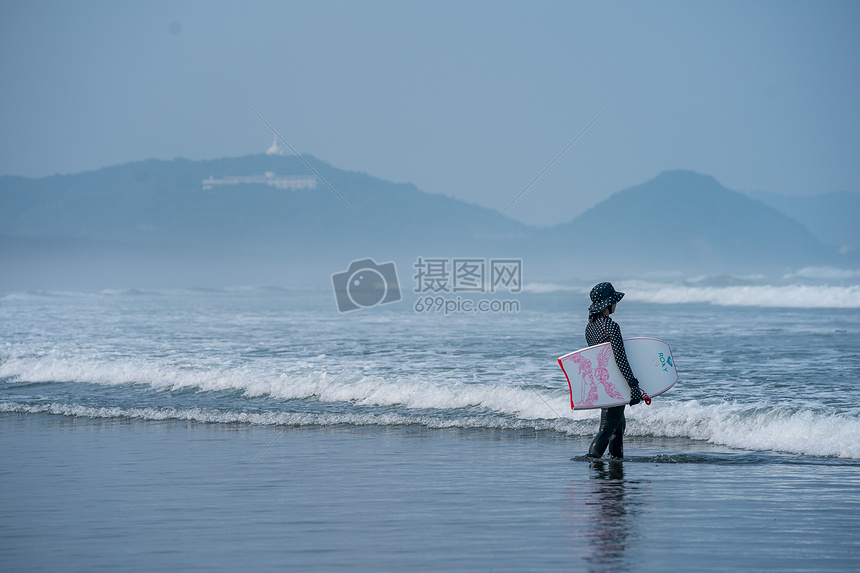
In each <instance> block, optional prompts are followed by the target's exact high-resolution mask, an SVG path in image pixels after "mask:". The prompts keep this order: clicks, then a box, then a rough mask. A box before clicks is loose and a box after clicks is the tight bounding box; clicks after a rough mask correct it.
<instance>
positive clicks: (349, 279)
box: [331, 259, 401, 313]
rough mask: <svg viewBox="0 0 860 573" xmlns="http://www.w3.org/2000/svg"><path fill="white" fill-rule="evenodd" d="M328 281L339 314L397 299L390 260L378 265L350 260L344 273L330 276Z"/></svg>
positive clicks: (367, 260) (394, 272) (393, 269)
mask: <svg viewBox="0 0 860 573" xmlns="http://www.w3.org/2000/svg"><path fill="white" fill-rule="evenodd" d="M331 284H332V286H334V298H335V300H336V301H337V310H338V312H341V313H343V312H350V311H352V310H358V309H360V308H368V307H371V306H376V305H378V304H388V303H389V302H397V301H399V300H400V299H401V295H400V284H399V283H398V282H397V268H396V267H395V266H394V263H393V262H390V263H382V264H381V265H378V264H376V261H374V260H373V259H360V260H357V261H352V262H351V263H350V264H349V268H348V269H346V270H345V271H344V272H342V273H335V274H333V275H332V276H331Z"/></svg>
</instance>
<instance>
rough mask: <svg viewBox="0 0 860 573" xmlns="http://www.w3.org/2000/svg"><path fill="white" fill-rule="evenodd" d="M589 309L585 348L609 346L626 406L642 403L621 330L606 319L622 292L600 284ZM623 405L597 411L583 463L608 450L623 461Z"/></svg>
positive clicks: (611, 454)
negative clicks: (596, 426)
mask: <svg viewBox="0 0 860 573" xmlns="http://www.w3.org/2000/svg"><path fill="white" fill-rule="evenodd" d="M590 296H591V306H590V307H588V325H587V326H586V327H585V341H586V342H587V343H588V345H589V346H594V345H596V344H602V343H604V342H609V343H610V346H611V347H612V354H613V356H614V357H615V363H616V364H617V365H618V369H619V370H621V373H622V374H623V375H624V378H625V379H626V380H627V384H628V385H629V386H630V405H631V406H633V405H634V404H638V403H639V402H641V401H642V397H643V396H642V390H641V389H640V388H639V381H638V380H637V379H636V377H635V376H634V375H633V371H632V370H631V369H630V364H629V363H628V362H627V353H626V352H625V351H624V341H623V339H622V338H621V327H619V326H618V325H617V324H616V323H615V321H613V320H612V319H611V318H610V317H609V315H610V314H612V313H613V312H615V305H616V304H618V301H620V300H621V299H622V298H623V297H624V293H623V292H618V291H616V290H615V288H614V287H613V286H612V283H600V284H598V285H595V287H594V288H593V289H591V294H590ZM625 426H626V421H625V419H624V405H623V404H622V405H621V406H614V407H611V408H602V409H601V410H600V428H599V429H598V431H597V435H596V436H594V440H592V441H591V446H589V448H588V454H587V455H586V456H585V459H586V460H587V461H590V460H597V459H600V458H601V457H603V452H605V451H606V447H607V446H609V457H610V458H612V459H620V458H623V457H624V428H625Z"/></svg>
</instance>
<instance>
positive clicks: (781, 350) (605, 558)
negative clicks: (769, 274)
mask: <svg viewBox="0 0 860 573" xmlns="http://www.w3.org/2000/svg"><path fill="white" fill-rule="evenodd" d="M831 282H832V283H833V284H829V285H821V284H808V283H803V282H801V281H800V280H798V281H797V282H792V280H788V283H787V284H786V283H781V284H772V285H770V284H762V282H761V281H758V282H756V283H755V284H752V285H741V286H738V285H736V284H729V285H726V284H722V285H721V284H716V283H714V282H713V281H712V282H710V283H707V284H704V283H699V282H695V281H694V282H690V281H687V282H685V283H683V284H677V283H672V284H662V283H661V284H657V283H647V282H643V281H630V282H629V283H628V284H623V283H621V284H617V285H616V286H618V287H619V288H620V289H622V290H625V291H626V292H627V293H628V294H627V297H626V298H625V300H624V301H622V303H620V304H619V306H618V311H617V313H616V314H615V316H614V318H615V319H616V321H617V322H618V323H619V324H620V325H621V327H622V330H623V333H624V335H625V337H634V336H649V337H655V338H660V339H663V340H665V341H667V342H668V343H669V344H670V346H671V347H672V350H673V355H674V358H675V363H676V366H677V368H678V371H679V374H680V381H679V382H678V384H676V386H675V387H674V388H673V389H671V390H670V391H669V392H667V393H666V394H664V395H662V396H659V397H657V398H655V399H654V401H653V404H652V405H651V406H645V405H638V406H635V407H631V408H628V409H627V420H628V424H627V434H626V441H625V443H626V450H625V457H626V459H625V461H624V462H623V463H620V464H618V463H613V464H609V463H607V464H606V466H605V467H604V466H602V465H601V464H597V466H595V467H591V466H589V465H588V464H585V463H582V462H579V461H576V459H577V457H578V456H581V455H582V454H584V453H585V451H586V449H587V446H588V443H589V442H590V439H591V437H592V436H593V434H594V432H595V430H596V425H597V418H598V417H599V411H571V409H570V406H569V393H568V388H567V383H566V382H565V379H564V375H563V374H562V372H561V370H560V369H559V367H558V364H557V362H556V358H557V357H558V356H561V355H562V354H565V353H567V352H570V351H572V350H575V349H577V348H581V347H583V346H585V341H584V334H583V331H584V327H585V320H586V317H585V312H584V309H585V308H586V307H587V305H588V303H587V287H584V286H583V287H571V288H568V287H563V288H562V287H555V286H553V285H532V287H531V288H527V289H526V291H527V292H525V293H522V294H520V295H518V297H517V300H518V302H519V311H518V312H486V313H475V312H450V313H445V312H433V311H431V312H416V311H415V310H414V305H413V304H412V303H413V302H414V299H411V300H410V299H409V297H408V296H406V297H404V299H405V300H404V301H402V302H401V303H397V304H387V305H382V306H377V307H372V308H366V309H362V310H360V311H355V312H350V313H345V314H340V313H338V312H337V307H336V304H335V300H334V295H333V293H332V292H330V291H326V290H318V291H314V290H285V289H278V288H265V287H249V288H236V289H223V290H213V289H208V290H207V289H198V290H159V291H136V290H123V291H102V292H21V293H5V294H3V295H0V434H2V438H0V454H2V455H3V459H4V462H3V464H2V470H0V478H2V488H0V489H2V492H3V493H2V494H0V501H2V507H0V549H2V553H3V554H4V555H7V556H8V557H9V559H8V560H6V561H7V563H11V564H12V565H13V569H14V570H56V569H57V568H63V569H70V570H94V569H99V568H104V569H111V570H113V569H116V568H118V567H122V568H123V569H125V570H151V569H152V568H153V567H156V566H157V567H161V568H165V567H166V568H168V569H172V568H176V569H180V568H181V569H183V570H187V569H194V568H200V569H204V568H205V569H210V570H211V569H212V568H219V567H220V568H225V569H234V568H238V567H246V566H250V567H251V568H254V569H257V570H262V569H270V568H272V569H283V568H289V567H295V568H296V569H297V570H305V569H315V570H340V569H346V570H401V569H404V568H406V567H409V568H410V569H415V570H439V569H442V568H445V569H455V570H475V569H479V570H480V569H486V570H513V571H517V570H632V569H636V570H653V571H659V570H663V569H665V568H667V567H670V566H679V567H683V568H684V569H687V570H703V571H712V570H727V569H738V568H740V569H749V570H762V569H780V570H809V571H817V570H821V571H834V570H846V571H847V570H856V568H857V566H858V565H860V541H858V538H857V536H856V531H858V526H860V511H858V510H860V405H859V404H858V400H857V396H858V393H857V391H858V385H860V289H858V287H857V286H854V285H852V284H849V285H848V286H845V285H844V284H840V283H839V281H831ZM843 282H844V281H843Z"/></svg>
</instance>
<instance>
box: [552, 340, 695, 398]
mask: <svg viewBox="0 0 860 573" xmlns="http://www.w3.org/2000/svg"><path fill="white" fill-rule="evenodd" d="M624 350H625V352H626V353H627V361H628V362H629V363H630V369H631V370H633V375H634V376H636V378H637V379H638V380H639V387H640V388H642V391H643V392H645V393H646V394H648V396H650V397H652V398H653V397H654V396H658V395H660V394H662V393H663V392H665V391H666V390H668V389H669V388H671V387H672V386H674V385H675V382H677V381H678V371H677V370H676V369H675V359H674V358H672V350H671V349H670V348H669V345H668V344H666V343H665V342H663V341H662V340H657V339H656V338H625V339H624ZM558 365H559V366H561V370H562V372H564V376H565V378H567V385H568V386H569V387H570V407H571V408H573V409H575V410H589V409H593V408H609V407H611V406H620V405H621V404H629V403H630V387H629V386H628V385H627V380H626V379H625V378H624V375H623V374H621V370H619V369H618V365H617V364H615V357H614V356H613V355H612V346H610V343H609V342H604V343H603V344H598V345H596V346H589V347H588V348H582V349H580V350H577V351H575V352H571V353H570V354H565V355H564V356H562V357H561V358H559V359H558Z"/></svg>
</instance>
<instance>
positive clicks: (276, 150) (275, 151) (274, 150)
mask: <svg viewBox="0 0 860 573" xmlns="http://www.w3.org/2000/svg"><path fill="white" fill-rule="evenodd" d="M286 154H287V152H286V151H284V150H283V149H281V146H280V145H278V137H277V136H275V139H274V141H272V147H270V148H269V149H267V150H266V155H286Z"/></svg>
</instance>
